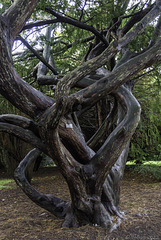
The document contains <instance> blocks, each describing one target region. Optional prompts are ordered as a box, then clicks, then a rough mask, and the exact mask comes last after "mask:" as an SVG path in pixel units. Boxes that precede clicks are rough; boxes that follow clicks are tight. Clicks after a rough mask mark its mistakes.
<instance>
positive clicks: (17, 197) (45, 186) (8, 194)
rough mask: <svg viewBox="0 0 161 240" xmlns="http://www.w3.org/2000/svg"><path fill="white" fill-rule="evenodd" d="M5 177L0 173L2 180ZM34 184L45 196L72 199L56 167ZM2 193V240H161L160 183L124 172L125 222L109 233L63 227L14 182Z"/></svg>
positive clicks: (39, 174) (37, 176) (45, 171)
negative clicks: (48, 194) (52, 195)
mask: <svg viewBox="0 0 161 240" xmlns="http://www.w3.org/2000/svg"><path fill="white" fill-rule="evenodd" d="M3 177H5V174H4V173H2V171H0V178H3ZM32 185H33V186H34V187H35V188H36V189H38V190H39V191H41V192H43V193H51V194H54V195H56V196H58V197H61V198H63V199H65V200H69V199H70V195H69V191H68V187H67V184H66V182H65V180H64V179H63V177H62V176H61V175H60V173H59V172H58V170H57V169H56V168H45V169H40V170H39V171H38V172H37V173H35V174H34V178H33V180H32ZM7 186H10V187H12V188H11V189H2V190H0V240H21V239H26V240H30V239H38V240H60V239H62V240H66V239H67V240H83V239H84V240H161V182H157V181H155V180H153V179H151V178H147V177H146V178H145V177H144V178H143V177H141V176H138V175H136V174H132V173H131V172H129V171H127V172H125V176H124V179H123V181H122V187H121V210H122V211H125V212H126V219H125V220H123V222H122V223H121V225H120V226H119V227H117V228H116V229H115V230H113V231H112V233H110V234H109V232H108V230H107V229H104V228H101V227H98V226H84V227H80V228H70V229H69V228H62V227H61V224H62V220H60V219H57V218H56V217H54V216H53V215H51V214H50V213H49V212H47V211H45V210H43V209H42V208H40V207H39V206H37V205H35V204H34V203H33V202H32V201H31V200H30V199H28V197H27V196H26V195H25V194H24V193H23V192H22V190H21V189H20V188H19V187H18V186H17V185H16V184H15V183H14V182H13V183H10V184H8V185H7Z"/></svg>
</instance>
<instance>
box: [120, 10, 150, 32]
mask: <svg viewBox="0 0 161 240" xmlns="http://www.w3.org/2000/svg"><path fill="white" fill-rule="evenodd" d="M153 6H154V5H151V6H148V7H147V8H146V9H144V10H141V11H139V12H137V13H135V14H133V16H132V17H131V18H130V19H129V21H128V22H127V23H126V25H125V26H124V27H123V28H122V29H121V34H122V35H124V34H126V33H127V32H128V31H129V30H130V29H131V28H132V27H133V26H134V25H135V24H136V23H138V22H139V21H140V20H141V19H142V18H143V17H144V16H145V15H146V14H147V13H148V12H149V11H150V10H151V9H152V8H153Z"/></svg>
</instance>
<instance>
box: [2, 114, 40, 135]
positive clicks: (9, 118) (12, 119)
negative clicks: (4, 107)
mask: <svg viewBox="0 0 161 240" xmlns="http://www.w3.org/2000/svg"><path fill="white" fill-rule="evenodd" d="M0 122H4V123H9V124H13V125H15V126H19V127H22V128H24V129H28V130H31V131H32V132H34V133H35V134H36V135H38V126H37V124H36V123H35V122H34V121H32V120H31V119H29V118H26V117H22V116H18V115H14V114H3V115H0Z"/></svg>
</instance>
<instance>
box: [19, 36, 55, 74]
mask: <svg viewBox="0 0 161 240" xmlns="http://www.w3.org/2000/svg"><path fill="white" fill-rule="evenodd" d="M17 39H18V40H20V41H21V42H22V43H23V44H24V45H25V46H26V47H27V48H28V49H29V50H30V51H31V52H32V53H33V54H34V55H35V56H36V57H37V58H38V59H39V60H40V61H41V62H43V63H44V64H45V66H47V67H48V68H49V69H50V70H51V71H52V72H53V73H54V74H56V75H57V74H58V73H57V72H56V71H55V69H54V68H53V67H52V66H51V65H50V64H48V62H47V61H46V60H45V59H44V57H41V56H40V55H39V54H38V53H37V51H35V50H34V49H33V48H32V47H31V46H30V44H28V42H27V41H26V40H25V39H24V38H23V37H21V36H20V35H19V36H18V37H17Z"/></svg>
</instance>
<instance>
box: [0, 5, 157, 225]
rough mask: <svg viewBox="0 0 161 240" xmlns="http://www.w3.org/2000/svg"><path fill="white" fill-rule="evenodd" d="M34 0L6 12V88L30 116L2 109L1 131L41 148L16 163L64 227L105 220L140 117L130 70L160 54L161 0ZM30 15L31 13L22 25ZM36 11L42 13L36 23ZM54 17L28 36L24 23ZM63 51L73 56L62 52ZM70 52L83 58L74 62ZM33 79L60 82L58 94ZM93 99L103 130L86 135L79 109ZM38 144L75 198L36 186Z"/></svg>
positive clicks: (0, 34) (2, 87)
mask: <svg viewBox="0 0 161 240" xmlns="http://www.w3.org/2000/svg"><path fill="white" fill-rule="evenodd" d="M36 2H37V1H36V0H27V1H26V0H25V1H23V0H21V1H20V0H16V1H15V2H14V3H13V4H12V5H11V6H10V7H9V8H8V9H7V10H6V11H5V12H4V13H3V14H2V16H1V19H0V25H1V27H0V51H1V57H0V68H1V69H0V93H1V94H2V95H3V96H4V97H5V98H6V99H8V100H9V101H10V102H12V104H13V105H14V106H15V107H16V108H18V109H19V110H20V111H22V112H23V113H24V114H25V116H26V117H22V116H18V115H1V117H0V130H1V131H3V132H7V133H11V134H13V135H15V136H17V137H19V138H20V139H22V140H24V141H26V142H29V143H30V144H31V145H33V146H34V147H35V148H34V149H33V150H32V151H30V152H29V153H28V154H27V156H26V157H25V158H24V160H23V161H22V162H21V163H20V165H19V167H18V168H17V169H16V171H15V179H16V182H17V183H18V185H19V186H20V187H21V188H22V189H23V190H24V192H25V193H26V194H27V195H28V196H29V197H30V198H31V199H32V200H33V201H34V202H36V203H37V204H38V205H40V206H41V207H43V208H45V209H47V210H48V211H50V212H52V213H53V214H55V215H56V216H57V217H60V218H64V219H65V220H64V223H63V226H81V225H84V224H89V223H90V224H98V225H100V226H104V227H108V226H111V225H112V218H111V216H110V215H111V214H115V215H117V216H118V217H123V214H122V213H121V211H120V208H119V193H120V180H121V178H122V175H123V171H124V167H125V163H126V158H127V153H128V147H129V142H130V139H131V137H132V135H133V133H134V131H135V129H136V127H137V124H138V122H139V118H140V105H139V103H138V102H137V100H136V99H135V97H134V96H133V95H132V93H131V90H132V88H133V85H134V82H133V80H132V79H133V77H134V75H135V76H136V74H138V73H139V72H142V71H144V72H146V71H148V69H149V68H150V67H151V66H152V65H153V64H158V63H159V61H160V56H161V55H160V54H161V47H160V46H161V40H160V26H161V22H160V8H161V1H156V2H155V3H151V1H147V2H146V3H144V4H141V5H139V4H136V5H134V6H133V7H132V6H131V7H130V8H128V4H129V1H112V2H111V1H110V2H106V1H84V2H82V1H81V2H80V1H76V2H75V5H73V4H74V3H73V2H71V4H69V3H70V2H68V1H56V2H55V1H53V2H51V1H45V3H44V1H39V3H38V5H37V8H36ZM2 4H3V3H2ZM44 7H45V9H44ZM34 9H36V10H37V11H35V12H33V11H34ZM73 9H74V10H75V11H73ZM60 10H61V12H60ZM32 12H33V15H32V16H31V14H32ZM102 15H103V16H104V17H102ZM30 16H31V22H28V23H27V24H26V25H25V23H26V22H27V20H28V19H29V17H30ZM44 16H45V17H46V18H45V20H44ZM53 16H54V17H53ZM100 17H101V19H100ZM38 18H39V19H40V20H41V21H36V22H34V23H33V22H32V21H33V20H34V19H38ZM42 19H43V20H42ZM152 21H156V22H157V23H156V24H155V25H154V26H153V27H151V26H150V25H149V24H150V23H151V22H152ZM60 23H62V25H61V33H58V30H59V28H58V27H59V26H60ZM48 24H53V25H52V27H49V28H48V29H47V31H46V37H45V44H44V46H43V48H42V49H40V51H39V52H38V51H35V49H34V48H33V46H34V45H33V46H31V44H29V43H28V42H27V41H26V37H25V38H24V36H26V33H21V34H20V32H21V31H22V30H24V31H28V30H29V29H31V28H33V27H35V26H44V25H45V26H46V25H48ZM149 26H150V27H151V28H152V30H151V34H150V35H149V37H148V39H147V41H146V42H145V45H144V46H142V47H141V49H139V48H138V45H137V43H138V42H139V39H140V36H141V34H142V33H143V32H145V31H146V30H147V29H149ZM76 28H77V29H78V28H79V29H80V31H76V30H75V29H76ZM53 29H54V39H52V35H51V32H52V30H53ZM29 32H30V30H29ZM29 32H28V34H29ZM62 33H63V34H62ZM71 33H72V34H71ZM78 33H79V34H78ZM87 33H88V34H89V33H90V35H89V36H88V35H87ZM32 34H33V33H32ZM70 34H71V35H72V37H69V36H70ZM33 36H34V35H32V38H33ZM64 36H66V39H65V37H64ZM76 36H77V37H76ZM80 36H81V38H80ZM62 38H63V40H62ZM16 39H17V40H20V41H21V42H22V43H23V44H24V45H25V46H26V47H27V48H28V49H29V50H30V51H31V52H32V54H34V56H36V57H37V58H38V59H39V60H38V62H37V63H38V64H37V65H36V66H35V70H34V76H35V79H36V82H34V83H33V82H30V84H29V83H28V82H27V81H24V80H23V79H22V78H21V77H20V76H19V75H18V73H17V72H16V70H15V68H14V65H13V59H12V47H13V43H14V41H15V40H16ZM42 39H43V38H41V39H40V40H41V41H42ZM77 39H79V41H78V43H79V44H81V43H86V42H88V41H92V39H94V40H93V41H92V42H91V44H90V46H86V47H82V48H81V49H80V48H79V50H78V49H76V48H75V49H74V48H73V49H74V50H75V51H74V50H71V47H72V46H74V45H75V43H76V42H77ZM57 40H58V42H57ZM65 40H66V41H65ZM68 40H71V42H67V41H68ZM147 42H148V43H147ZM57 43H58V45H57ZM62 45H65V48H64V47H63V48H62ZM35 46H36V45H35ZM55 46H58V48H57V49H56V50H57V51H56V52H57V54H55ZM83 46H84V44H83ZM69 49H70V50H71V53H70V54H69V51H70V50H69ZM65 50H67V51H66V52H65ZM87 50H88V51H87ZM41 51H42V53H43V54H42V55H41V54H40V52H41ZM72 51H74V52H73V53H72ZM85 51H87V53H86V55H85V57H84V58H83V60H81V59H82V56H83V55H84V53H85ZM64 52H65V55H64V57H67V58H66V59H67V64H62V61H60V59H61V57H60V56H61V53H63V54H64ZM71 54H72V55H71ZM71 56H72V60H73V56H74V59H76V60H77V61H76V62H77V63H75V64H73V63H74V61H72V60H71ZM29 57H31V56H29ZM23 58H24V56H23ZM27 58H28V57H27ZM69 59H70V61H68V60H69ZM39 61H40V63H39ZM63 61H64V60H63ZM35 63H36V62H35ZM61 65H62V66H61ZM77 65H78V66H77ZM28 66H29V64H28V62H27V66H26V69H27V68H28V69H30V68H29V67H28ZM67 66H68V67H67ZM76 66H77V67H76ZM61 67H62V70H60V68H61ZM47 68H48V69H49V70H50V72H48V71H47ZM62 74H63V75H64V76H62ZM27 75H28V76H27V78H29V79H30V75H29V74H27ZM25 79H26V78H25ZM37 83H38V84H39V85H40V84H41V85H45V84H48V85H49V84H52V85H55V86H56V89H55V94H54V98H52V97H51V96H47V95H46V94H44V93H45V92H46V90H47V88H46V86H45V87H44V89H45V90H43V91H42V92H40V91H38V90H36V89H35V88H34V85H33V86H32V84H37ZM73 88H75V90H74V91H73ZM43 92H44V93H43ZM51 95H53V94H51ZM95 104H96V105H97V114H98V123H99V124H98V130H97V131H96V133H95V134H94V135H93V136H92V137H91V138H90V139H89V140H88V141H87V139H85V138H84V136H83V134H82V130H81V126H80V125H79V116H81V115H82V114H83V113H84V112H86V111H88V110H89V109H90V108H91V107H93V106H94V105H95ZM87 116H88V115H87ZM40 152H44V153H45V154H47V155H48V156H50V157H51V158H52V159H53V160H54V162H55V163H56V165H57V166H58V167H59V169H60V171H61V173H62V175H63V176H64V178H65V179H66V181H67V183H68V187H69V191H70V194H71V202H66V201H64V200H62V199H59V198H57V197H54V196H52V195H50V194H48V195H44V194H42V193H39V192H38V191H37V190H35V189H34V188H33V187H32V186H31V185H30V184H29V182H28V181H27V180H26V177H25V172H26V169H27V167H28V165H29V164H30V163H31V162H32V161H34V160H35V158H37V156H38V155H39V154H40Z"/></svg>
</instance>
